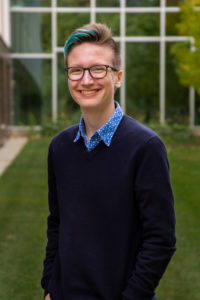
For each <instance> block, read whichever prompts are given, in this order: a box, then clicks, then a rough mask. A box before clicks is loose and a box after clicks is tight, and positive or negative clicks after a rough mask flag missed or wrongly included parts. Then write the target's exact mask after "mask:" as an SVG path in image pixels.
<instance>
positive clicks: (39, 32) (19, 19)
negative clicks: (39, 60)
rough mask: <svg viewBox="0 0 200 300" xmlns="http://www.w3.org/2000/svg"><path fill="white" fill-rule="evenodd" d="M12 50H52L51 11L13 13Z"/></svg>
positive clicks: (22, 51)
mask: <svg viewBox="0 0 200 300" xmlns="http://www.w3.org/2000/svg"><path fill="white" fill-rule="evenodd" d="M11 17H12V19H11V23H12V24H11V28H12V51H14V52H17V53H42V52H45V53H48V52H51V14H50V13H12V14H11Z"/></svg>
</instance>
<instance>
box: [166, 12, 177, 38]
mask: <svg viewBox="0 0 200 300" xmlns="http://www.w3.org/2000/svg"><path fill="white" fill-rule="evenodd" d="M179 18H180V13H166V35H172V36H173V35H179V33H178V30H177V28H176V24H177V23H178V22H179V21H180V20H179Z"/></svg>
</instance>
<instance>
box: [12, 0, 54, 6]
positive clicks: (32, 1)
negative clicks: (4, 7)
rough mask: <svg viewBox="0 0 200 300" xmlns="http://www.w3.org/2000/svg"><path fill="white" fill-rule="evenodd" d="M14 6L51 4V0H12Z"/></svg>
mask: <svg viewBox="0 0 200 300" xmlns="http://www.w3.org/2000/svg"><path fill="white" fill-rule="evenodd" d="M10 4H11V6H12V7H21V6H33V7H37V6H43V7H47V6H51V0H10Z"/></svg>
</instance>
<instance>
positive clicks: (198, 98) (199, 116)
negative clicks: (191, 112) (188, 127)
mask: <svg viewBox="0 0 200 300" xmlns="http://www.w3.org/2000/svg"><path fill="white" fill-rule="evenodd" d="M194 124H195V125H197V126H199V125H200V95H198V94H197V93H196V95H195V122H194Z"/></svg>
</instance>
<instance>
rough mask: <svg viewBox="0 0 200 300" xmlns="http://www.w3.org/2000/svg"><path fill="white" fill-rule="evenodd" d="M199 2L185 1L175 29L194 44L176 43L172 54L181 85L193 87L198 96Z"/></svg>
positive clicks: (199, 63) (199, 58)
mask: <svg viewBox="0 0 200 300" xmlns="http://www.w3.org/2000/svg"><path fill="white" fill-rule="evenodd" d="M199 4H200V1H199V0H187V1H185V3H183V4H182V5H181V16H180V22H179V23H177V25H176V27H177V30H178V32H179V34H180V35H184V36H188V37H193V39H194V44H193V45H191V43H190V42H189V41H188V42H185V43H176V44H175V45H174V46H173V48H172V53H173V54H174V56H175V58H176V60H177V66H176V71H177V74H178V76H179V79H180V82H181V84H183V85H184V86H187V87H189V86H193V87H194V88H195V90H196V91H197V93H198V94H200V84H199V79H200V11H198V10H195V5H199Z"/></svg>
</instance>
